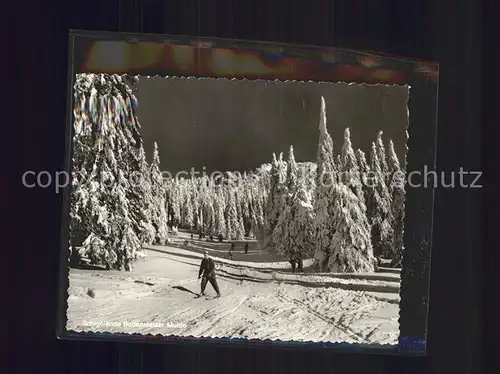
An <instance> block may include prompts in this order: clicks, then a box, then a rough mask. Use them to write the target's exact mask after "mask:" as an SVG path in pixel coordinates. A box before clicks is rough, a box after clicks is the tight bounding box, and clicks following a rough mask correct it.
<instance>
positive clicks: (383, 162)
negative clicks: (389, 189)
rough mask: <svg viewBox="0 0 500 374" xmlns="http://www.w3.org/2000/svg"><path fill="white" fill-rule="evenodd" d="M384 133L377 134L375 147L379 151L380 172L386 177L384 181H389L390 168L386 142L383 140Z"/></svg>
mask: <svg viewBox="0 0 500 374" xmlns="http://www.w3.org/2000/svg"><path fill="white" fill-rule="evenodd" d="M382 135H384V132H383V131H379V132H378V133H377V140H376V141H375V146H376V150H377V157H378V160H379V163H380V170H381V171H382V175H383V176H384V180H385V181H387V176H388V174H389V167H388V166H387V157H386V154H385V146H384V141H383V140H382ZM386 183H387V182H386Z"/></svg>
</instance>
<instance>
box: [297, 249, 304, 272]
mask: <svg viewBox="0 0 500 374" xmlns="http://www.w3.org/2000/svg"><path fill="white" fill-rule="evenodd" d="M296 261H297V273H303V272H304V263H303V262H302V254H301V253H300V252H299V253H298V254H297V259H296Z"/></svg>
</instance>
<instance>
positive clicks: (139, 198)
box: [132, 144, 156, 244]
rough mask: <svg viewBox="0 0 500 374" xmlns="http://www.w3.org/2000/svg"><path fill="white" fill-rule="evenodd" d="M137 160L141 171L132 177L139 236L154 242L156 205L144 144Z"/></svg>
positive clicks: (145, 242) (142, 240)
mask: <svg viewBox="0 0 500 374" xmlns="http://www.w3.org/2000/svg"><path fill="white" fill-rule="evenodd" d="M137 161H138V168H139V170H140V171H139V173H138V174H137V175H136V176H135V177H134V178H133V179H132V183H133V186H132V187H133V190H134V191H135V192H136V196H135V199H133V200H132V203H133V204H135V205H136V206H137V208H136V210H135V211H136V212H138V213H139V214H136V217H137V218H136V221H138V223H139V225H138V226H139V228H140V230H139V232H138V237H139V240H140V241H141V242H142V243H144V244H152V243H153V242H154V241H155V237H156V230H155V228H154V226H153V223H152V216H153V212H154V209H155V207H154V201H153V194H152V190H151V174H150V172H149V165H148V162H147V160H146V153H145V152H144V147H143V146H142V144H141V146H140V148H139V153H138V157H137Z"/></svg>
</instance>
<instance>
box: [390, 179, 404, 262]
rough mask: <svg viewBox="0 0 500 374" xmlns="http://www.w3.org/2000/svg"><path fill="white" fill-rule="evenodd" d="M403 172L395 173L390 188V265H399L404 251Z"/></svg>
mask: <svg viewBox="0 0 500 374" xmlns="http://www.w3.org/2000/svg"><path fill="white" fill-rule="evenodd" d="M404 178H405V177H404V175H403V173H396V174H395V177H394V181H393V188H392V205H391V211H392V215H393V217H392V218H393V226H392V228H393V240H392V246H393V247H392V249H393V258H392V261H391V266H394V267H401V266H402V260H403V252H404V242H403V235H404V218H405V197H406V195H405V183H404V182H405V180H404Z"/></svg>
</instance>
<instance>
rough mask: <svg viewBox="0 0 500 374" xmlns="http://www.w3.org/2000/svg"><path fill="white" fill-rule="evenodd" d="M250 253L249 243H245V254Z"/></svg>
mask: <svg viewBox="0 0 500 374" xmlns="http://www.w3.org/2000/svg"><path fill="white" fill-rule="evenodd" d="M247 253H248V243H245V254H247Z"/></svg>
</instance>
